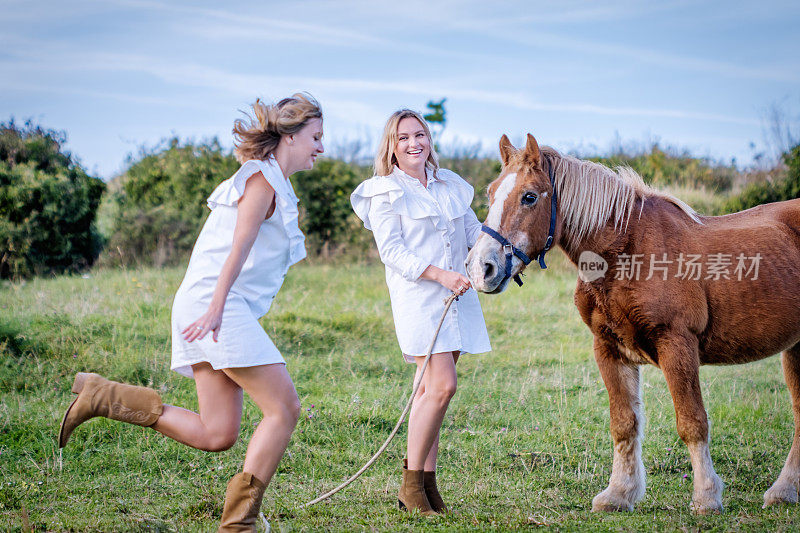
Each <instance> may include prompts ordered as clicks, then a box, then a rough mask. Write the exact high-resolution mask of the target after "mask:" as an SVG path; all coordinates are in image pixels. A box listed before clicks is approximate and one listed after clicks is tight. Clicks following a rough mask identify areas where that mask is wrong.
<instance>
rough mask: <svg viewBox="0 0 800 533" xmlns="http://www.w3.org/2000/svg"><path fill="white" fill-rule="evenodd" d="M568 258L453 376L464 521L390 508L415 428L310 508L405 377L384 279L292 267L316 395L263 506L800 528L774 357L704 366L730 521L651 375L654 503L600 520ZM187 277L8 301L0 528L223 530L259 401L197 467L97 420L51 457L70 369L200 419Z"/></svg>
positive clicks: (359, 515) (598, 412)
mask: <svg viewBox="0 0 800 533" xmlns="http://www.w3.org/2000/svg"><path fill="white" fill-rule="evenodd" d="M559 255H560V254H559V253H555V254H553V258H552V260H551V261H550V262H551V263H552V266H551V268H550V269H548V270H547V271H545V272H538V271H536V272H534V271H531V273H530V275H528V276H527V278H526V284H525V286H524V287H523V288H521V289H518V288H516V286H514V287H512V288H510V289H509V290H508V291H507V293H505V294H503V295H501V296H489V297H487V296H481V298H482V303H483V305H484V312H485V315H486V318H487V324H488V327H489V332H490V335H491V338H492V344H493V347H494V351H493V352H492V353H491V354H488V355H483V356H465V357H463V358H462V360H461V361H460V362H459V365H458V366H459V391H458V393H457V394H456V396H455V398H454V400H453V403H452V404H451V407H450V410H449V412H448V416H447V418H446V419H445V423H444V427H443V433H442V448H441V455H440V461H439V462H440V466H439V477H440V487H441V488H442V490H443V494H444V496H445V499H446V501H448V502H449V503H450V504H451V507H452V509H453V513H451V514H449V515H447V516H443V517H437V518H432V519H426V518H421V517H416V516H409V515H408V514H405V513H401V512H400V511H398V510H397V500H396V497H395V495H396V491H397V488H398V486H399V481H400V463H401V458H402V454H403V449H404V443H403V441H404V439H405V434H404V433H401V435H399V436H398V439H397V440H396V441H395V442H394V443H393V444H392V446H391V447H390V448H389V450H388V451H387V453H386V454H385V456H384V457H383V458H382V459H381V460H380V461H379V462H378V463H377V464H376V465H375V466H374V467H373V468H372V469H371V470H369V471H368V472H367V473H366V474H365V475H364V476H363V477H362V478H361V479H360V480H359V481H357V482H356V483H355V484H353V485H351V486H350V487H349V488H348V489H346V490H345V491H344V492H343V493H340V494H337V495H336V496H334V497H333V499H332V500H330V501H328V502H325V503H323V504H320V505H318V506H316V507H313V508H310V509H308V510H299V509H297V508H296V506H297V505H298V504H300V503H302V502H306V501H308V500H310V499H312V498H313V497H315V496H317V495H318V494H320V493H321V492H323V491H325V490H328V489H330V488H332V487H333V486H335V485H337V484H338V483H339V482H341V481H342V480H343V479H344V478H346V477H347V476H348V475H349V474H350V473H352V472H354V471H355V470H356V469H357V468H358V466H360V465H361V464H362V463H363V462H364V461H365V460H366V459H367V458H368V457H369V456H370V455H371V454H372V453H373V451H374V450H375V449H376V448H377V447H378V446H379V445H380V443H381V442H382V441H383V439H384V438H385V436H386V435H388V433H389V431H390V429H391V428H392V426H393V425H394V423H395V421H396V417H397V416H398V414H399V412H400V409H401V408H402V406H403V405H404V403H405V401H406V398H407V394H408V392H409V391H410V384H411V378H412V375H413V368H412V366H410V365H407V364H405V363H403V361H402V358H401V356H400V353H399V350H398V348H397V343H396V339H395V337H394V329H393V325H392V320H391V312H390V308H389V302H388V295H387V290H386V287H385V284H384V281H383V271H382V267H380V266H378V265H357V266H348V267H345V266H329V265H328V266H326V265H301V266H298V267H296V268H294V269H293V270H292V271H291V272H290V274H289V276H288V277H287V280H286V285H285V287H284V289H283V290H282V291H281V293H280V294H279V296H278V298H277V299H276V300H275V305H274V306H273V309H272V310H271V311H270V314H269V315H267V316H266V317H265V318H264V320H263V321H262V323H263V325H264V327H265V328H266V330H267V332H268V333H269V334H270V336H271V337H272V338H273V340H274V341H275V342H276V344H277V345H278V347H279V348H280V349H281V351H282V353H283V354H284V356H285V358H286V360H287V363H288V368H289V372H290V374H291V375H292V377H293V379H294V380H295V384H296V386H297V390H298V392H299V394H300V398H301V400H302V402H303V415H302V418H301V420H300V422H299V424H298V427H297V431H296V432H295V434H294V436H293V438H292V441H291V443H290V445H289V450H288V453H287V455H286V456H285V457H284V460H283V462H282V463H281V465H280V468H279V470H278V473H277V474H276V476H275V478H274V480H273V482H272V484H271V486H270V487H269V488H268V489H267V496H266V498H265V501H264V506H263V511H264V513H265V514H266V515H267V518H268V519H269V520H270V522H271V523H272V526H273V529H274V530H276V531H317V530H329V531H353V530H378V531H383V530H387V531H388V530H391V531H417V530H425V531H452V530H481V531H483V530H498V531H503V530H517V529H529V528H532V527H547V528H551V529H559V530H575V531H577V530H581V531H584V530H601V531H605V530H613V531H617V530H625V531H629V530H654V529H655V530H700V529H702V530H706V529H711V530H720V531H722V530H769V531H789V530H795V531H796V530H797V529H798V528H800V509H798V507H795V506H783V507H777V508H770V509H767V510H762V509H761V504H762V494H763V493H764V491H765V490H766V489H767V488H768V487H769V486H770V484H771V483H772V482H773V481H774V480H775V478H776V477H777V475H778V472H779V471H780V468H781V467H782V465H783V461H784V459H785V457H786V454H787V452H788V448H789V445H790V443H791V435H792V433H791V432H792V416H791V411H790V408H789V397H788V393H787V391H786V388H785V385H784V383H783V378H782V375H781V370H780V362H779V360H778V359H777V358H771V359H767V360H765V361H761V362H759V363H755V364H751V365H746V366H738V367H722V368H703V369H702V372H701V378H702V382H703V391H704V394H705V398H706V406H707V409H708V411H709V414H710V417H711V420H712V429H711V433H712V449H711V454H712V457H713V460H714V462H715V465H716V468H717V471H718V473H719V474H720V475H721V476H722V478H723V480H724V481H725V483H726V484H727V487H726V491H725V493H724V496H723V502H724V504H725V507H726V510H725V513H724V514H722V515H718V516H707V517H698V516H694V515H692V514H691V513H690V511H689V501H690V498H691V480H692V474H691V469H690V466H689V461H688V455H687V452H686V449H685V446H684V445H683V444H682V442H681V441H680V440H679V439H678V437H677V434H676V431H675V424H674V422H675V421H674V411H673V408H672V403H671V400H670V398H669V395H668V392H667V390H666V386H665V383H664V379H663V377H662V376H661V374H660V372H659V371H658V370H657V369H655V368H646V369H645V370H644V373H643V378H644V379H643V381H644V401H645V406H646V409H647V415H648V424H647V428H646V430H645V441H644V452H643V454H644V461H645V466H646V468H647V474H648V491H647V494H646V496H645V498H644V500H643V501H642V502H641V503H640V504H639V505H638V507H637V509H636V511H635V512H633V513H627V514H593V513H591V512H590V510H589V509H590V507H591V499H592V497H593V495H594V494H596V493H597V492H599V491H600V490H602V489H603V488H605V486H606V482H607V480H608V475H609V473H610V467H611V439H610V436H609V433H608V399H607V395H606V392H605V389H604V387H603V385H602V383H601V382H600V380H599V373H598V371H597V368H596V366H595V363H594V360H593V357H592V355H591V338H590V335H589V332H588V330H587V329H586V327H585V326H584V325H583V323H582V322H581V321H580V319H579V317H578V314H577V311H576V309H575V308H574V306H573V304H572V290H573V287H574V285H575V274H574V272H573V271H572V270H571V269H570V267H568V266H567V265H566V264H565V261H564V259H563V257H557V256H559ZM181 275H182V271H181V270H179V269H170V270H136V271H134V270H130V271H111V270H109V271H98V272H94V273H92V274H91V276H90V277H88V278H82V277H62V278H57V279H47V280H44V279H37V280H34V281H31V282H28V283H27V284H24V285H21V284H13V285H5V286H4V287H3V288H2V289H0V317H2V318H0V349H1V350H2V359H1V360H0V393H2V406H0V476H1V478H2V485H1V486H0V530H4V531H5V530H10V531H14V530H17V531H20V530H27V528H28V525H29V526H30V528H32V529H33V530H41V531H45V530H46V531H65V530H67V531H84V530H91V531H116V530H147V531H212V530H215V528H216V525H217V523H218V519H219V516H220V513H221V510H222V498H223V494H224V490H225V484H226V482H227V480H228V479H229V478H230V477H231V476H232V475H233V474H235V473H236V472H237V471H238V470H239V469H240V465H241V463H242V460H243V457H244V452H245V446H246V443H247V441H248V439H249V436H250V433H251V432H252V430H253V427H254V424H256V423H257V421H258V411H257V409H256V408H255V406H254V405H253V404H252V403H251V402H249V400H248V401H247V405H246V407H245V413H244V421H243V432H242V435H241V438H240V441H239V443H238V444H237V445H236V446H234V447H233V448H232V449H230V450H228V451H226V452H223V453H219V454H212V453H207V452H200V451H196V450H193V449H190V448H187V447H185V446H182V445H180V444H177V443H175V442H172V441H170V440H168V439H166V438H165V437H162V436H161V435H159V434H157V433H155V432H154V431H152V430H147V429H142V428H139V427H133V426H128V425H124V424H120V423H117V422H113V421H108V420H105V419H97V420H93V421H91V422H89V423H87V424H85V425H83V426H81V427H80V428H79V429H78V430H77V431H76V432H75V434H74V435H73V437H72V439H71V441H70V443H69V445H68V446H67V448H66V449H64V451H63V455H61V454H60V453H59V450H58V448H57V445H56V441H55V438H56V433H57V430H58V424H59V422H60V417H61V415H62V413H63V411H64V409H65V408H66V407H67V405H68V404H69V402H70V401H71V394H70V392H69V388H70V385H71V381H72V376H73V375H74V373H75V372H76V371H79V370H89V371H96V372H100V373H102V374H104V375H106V376H107V377H109V378H112V379H117V380H121V381H126V382H130V383H135V384H142V385H148V386H152V387H155V388H156V389H158V390H159V391H160V392H161V393H162V395H163V397H164V400H165V402H168V403H172V404H177V405H181V406H184V407H189V408H196V399H195V394H194V382H193V381H191V380H189V379H186V378H183V377H180V376H178V375H177V374H175V373H173V372H170V371H169V368H168V366H169V352H170V340H169V310H170V304H171V299H172V295H173V292H174V291H175V289H176V288H177V286H178V284H179V283H180V279H181Z"/></svg>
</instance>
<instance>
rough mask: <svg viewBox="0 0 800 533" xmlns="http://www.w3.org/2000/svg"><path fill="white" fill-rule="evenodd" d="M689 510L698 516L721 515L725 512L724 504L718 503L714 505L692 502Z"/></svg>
mask: <svg viewBox="0 0 800 533" xmlns="http://www.w3.org/2000/svg"><path fill="white" fill-rule="evenodd" d="M689 508H690V509H691V510H692V512H693V513H694V514H698V515H711V514H721V513H722V512H723V511H724V510H725V509H724V508H723V507H722V504H721V503H717V502H713V503H698V502H692V503H691V505H690V506H689Z"/></svg>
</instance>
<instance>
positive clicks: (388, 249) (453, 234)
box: [350, 167, 492, 362]
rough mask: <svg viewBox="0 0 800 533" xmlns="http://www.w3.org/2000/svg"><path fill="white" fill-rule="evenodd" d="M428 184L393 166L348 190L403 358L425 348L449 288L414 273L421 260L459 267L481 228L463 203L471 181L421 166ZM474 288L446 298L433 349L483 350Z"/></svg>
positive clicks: (483, 337) (423, 266)
mask: <svg viewBox="0 0 800 533" xmlns="http://www.w3.org/2000/svg"><path fill="white" fill-rule="evenodd" d="M427 181H428V186H427V188H426V187H423V186H422V184H421V183H420V182H419V180H418V179H416V178H414V177H411V176H409V175H408V174H406V173H405V172H403V171H402V170H400V169H399V168H398V167H395V168H394V171H393V172H392V173H391V174H389V175H388V176H375V177H372V178H370V179H368V180H366V181H364V182H362V183H361V184H360V185H359V186H358V187H357V188H356V190H355V191H354V192H353V194H352V195H351V196H350V202H351V204H352V205H353V210H355V212H356V214H357V215H358V217H359V218H360V219H361V220H363V221H364V227H366V228H367V229H368V230H371V231H372V232H373V235H374V236H375V242H376V244H377V246H378V252H379V254H380V257H381V260H382V261H383V263H384V264H385V265H386V284H387V285H388V287H389V297H390V300H391V304H392V315H393V316H394V325H395V331H396V332H397V340H398V342H399V343H400V349H401V351H402V352H403V355H404V358H405V360H406V361H408V362H414V356H424V355H427V349H428V346H429V345H430V342H431V339H433V334H434V333H435V331H436V326H437V324H438V323H439V319H440V318H441V316H442V311H443V310H444V300H445V298H447V297H448V296H449V295H450V291H449V290H448V289H446V288H445V287H443V286H442V285H440V284H439V283H437V282H435V281H430V280H421V279H419V277H420V275H421V274H422V272H423V271H424V270H425V269H426V268H427V267H428V265H434V266H437V267H439V268H442V269H444V270H454V271H456V272H460V273H462V274H464V275H466V270H465V267H464V261H465V260H466V258H467V252H468V250H469V248H470V247H472V246H473V245H474V244H475V241H476V240H477V239H478V236H479V235H480V232H481V224H480V222H479V221H478V218H477V217H476V216H475V213H474V212H473V211H472V209H471V207H470V204H471V203H472V197H473V195H474V191H473V188H472V186H471V185H470V184H469V183H467V182H466V181H464V180H463V179H462V178H461V177H460V176H459V175H458V174H456V173H455V172H452V171H450V170H447V169H439V170H438V172H437V173H436V174H434V173H433V172H430V171H429V172H428V180H427ZM491 349H492V348H491V345H490V344H489V335H488V333H487V331H486V323H485V322H484V319H483V312H482V311H481V304H480V302H479V300H478V294H477V293H476V292H475V290H474V289H470V290H468V291H467V292H466V293H464V295H462V296H461V297H460V298H459V299H458V301H456V302H453V305H452V306H451V307H450V311H449V312H448V313H447V316H446V317H445V320H444V323H443V324H442V329H441V331H440V332H439V336H438V337H437V340H436V344H435V345H434V348H433V353H440V352H449V351H460V352H469V353H483V352H488V351H490V350H491Z"/></svg>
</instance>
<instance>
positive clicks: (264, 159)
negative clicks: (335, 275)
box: [59, 93, 323, 531]
mask: <svg viewBox="0 0 800 533" xmlns="http://www.w3.org/2000/svg"><path fill="white" fill-rule="evenodd" d="M252 109H253V117H252V119H251V120H250V121H243V120H237V121H236V123H235V124H234V128H233V132H234V137H235V139H236V150H235V152H236V156H237V159H239V161H240V162H241V163H242V166H241V168H240V169H239V170H238V171H237V172H236V173H235V174H234V175H233V176H232V177H231V178H229V179H227V180H226V181H224V182H222V183H221V184H220V185H219V186H218V187H217V188H216V189H215V190H214V192H213V193H212V194H211V196H210V197H209V198H208V206H209V208H210V209H211V213H210V215H209V216H208V219H207V220H206V222H205V224H204V226H203V229H202V231H201V232H200V236H199V237H198V238H197V242H196V243H195V246H194V249H193V251H192V256H191V259H190V261H189V267H188V269H187V272H186V276H185V277H184V280H183V282H182V283H181V286H180V288H179V289H178V292H177V294H176V296H175V300H174V303H173V307H172V365H171V366H172V369H173V370H175V371H176V372H178V373H180V374H182V375H184V376H188V377H193V378H194V380H195V384H196V388H197V398H198V403H199V407H200V409H199V413H194V412H191V411H188V410H186V409H182V408H180V407H175V406H172V405H164V404H162V402H161V398H160V396H159V395H158V393H157V392H156V391H154V390H152V389H148V388H146V387H135V386H132V385H125V384H122V383H116V382H113V381H109V380H106V379H104V378H102V377H100V376H98V375H97V374H87V373H80V374H78V375H77V376H76V378H75V382H74V384H73V388H72V391H73V392H74V393H76V394H78V397H77V399H76V400H75V401H74V402H73V403H72V405H71V406H70V408H69V409H68V411H67V413H66V414H65V416H64V420H63V422H62V425H61V432H60V435H59V445H60V446H61V447H63V446H64V445H65V444H66V442H67V439H69V436H70V434H71V433H72V431H73V430H74V429H75V428H76V427H77V426H78V425H79V424H81V423H82V422H84V421H86V420H88V419H90V418H92V417H95V416H105V417H108V418H112V419H115V420H121V421H124V422H129V423H133V424H137V425H141V426H146V427H152V428H153V429H155V430H156V431H158V432H160V433H163V434H164V435H166V436H168V437H170V438H173V439H175V440H177V441H179V442H182V443H184V444H187V445H189V446H192V447H194V448H198V449H202V450H208V451H221V450H226V449H228V448H230V447H231V446H233V444H234V443H235V442H236V439H237V438H238V435H239V425H240V421H241V415H242V391H243V390H244V391H246V392H247V394H249V395H250V397H251V398H253V400H254V401H255V403H256V404H257V405H258V406H259V408H260V409H261V411H262V412H263V416H264V417H263V419H262V420H261V422H260V423H259V425H258V427H257V428H256V430H255V432H254V433H253V437H252V438H251V439H250V443H249V444H248V447H247V454H246V455H245V459H244V467H243V471H242V472H241V473H239V474H237V475H236V476H234V477H233V478H232V479H231V480H230V482H229V483H228V489H227V492H226V494H225V506H224V510H223V516H222V521H221V525H220V529H219V531H255V520H256V516H257V515H258V511H259V508H260V506H261V499H262V497H263V494H264V489H265V488H266V486H267V484H268V483H269V481H270V479H271V478H272V475H273V474H274V473H275V470H276V469H277V466H278V463H279V461H280V459H281V457H282V456H283V453H284V451H285V449H286V446H287V445H288V443H289V438H290V437H291V434H292V432H293V431H294V427H295V425H296V423H297V418H298V416H299V413H300V401H299V400H298V398H297V393H296V392H295V388H294V384H293V383H292V380H291V378H290V377H289V374H288V373H287V371H286V365H285V362H284V360H283V357H282V356H281V354H280V352H279V351H278V349H277V348H276V347H275V345H274V344H273V343H272V341H271V340H270V338H269V337H268V336H267V334H266V333H265V332H264V330H263V329H262V328H261V326H260V325H259V323H258V319H259V317H261V316H263V315H264V314H266V312H267V311H268V310H269V307H270V304H271V303H272V300H273V298H274V297H275V295H276V293H277V292H278V289H280V287H281V284H282V283H283V279H284V277H285V275H286V272H287V270H288V268H289V267H290V266H291V265H292V264H294V263H296V262H298V261H300V260H301V259H303V258H304V257H305V254H306V252H305V246H304V239H305V238H304V236H303V234H302V232H301V231H300V228H299V227H298V221H297V218H298V209H297V202H298V200H297V197H296V196H295V193H294V190H293V189H292V185H291V183H290V182H289V179H288V178H289V176H290V175H292V174H293V173H295V172H297V171H299V170H306V169H310V168H312V166H313V165H314V161H315V159H316V157H317V156H318V155H319V154H321V153H322V151H323V147H322V110H321V109H320V106H319V104H318V103H317V102H316V100H314V99H313V98H312V97H311V96H310V95H307V94H300V93H298V94H295V95H293V96H292V97H290V98H285V99H283V100H281V101H280V102H278V103H277V104H275V105H264V104H263V103H261V102H260V101H259V100H256V102H255V103H254V104H253V106H252Z"/></svg>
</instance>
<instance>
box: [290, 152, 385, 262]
mask: <svg viewBox="0 0 800 533" xmlns="http://www.w3.org/2000/svg"><path fill="white" fill-rule="evenodd" d="M370 175H371V174H370V169H369V168H367V167H359V166H356V165H354V164H348V163H344V162H342V161H336V160H331V159H323V160H321V161H319V162H318V163H317V164H316V165H314V168H313V170H308V171H305V172H301V173H299V174H297V175H296V176H295V177H294V178H292V180H293V182H294V186H295V192H297V196H298V198H300V211H301V213H300V227H301V229H302V230H303V233H305V234H306V235H307V236H308V239H307V243H306V245H307V248H308V251H309V253H310V254H315V255H322V256H323V257H328V256H330V255H331V254H332V253H335V252H337V251H341V250H342V249H344V248H347V247H348V245H350V246H354V247H356V248H358V249H363V247H364V245H365V239H364V238H362V237H363V235H362V232H360V231H358V228H359V227H360V226H361V221H360V220H359V218H358V217H357V216H356V215H355V213H354V212H353V209H352V207H351V206H350V193H352V192H353V190H354V189H355V188H356V187H357V186H358V184H359V183H361V181H363V180H364V179H365V178H367V177H369V176H370ZM370 238H371V236H370Z"/></svg>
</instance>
